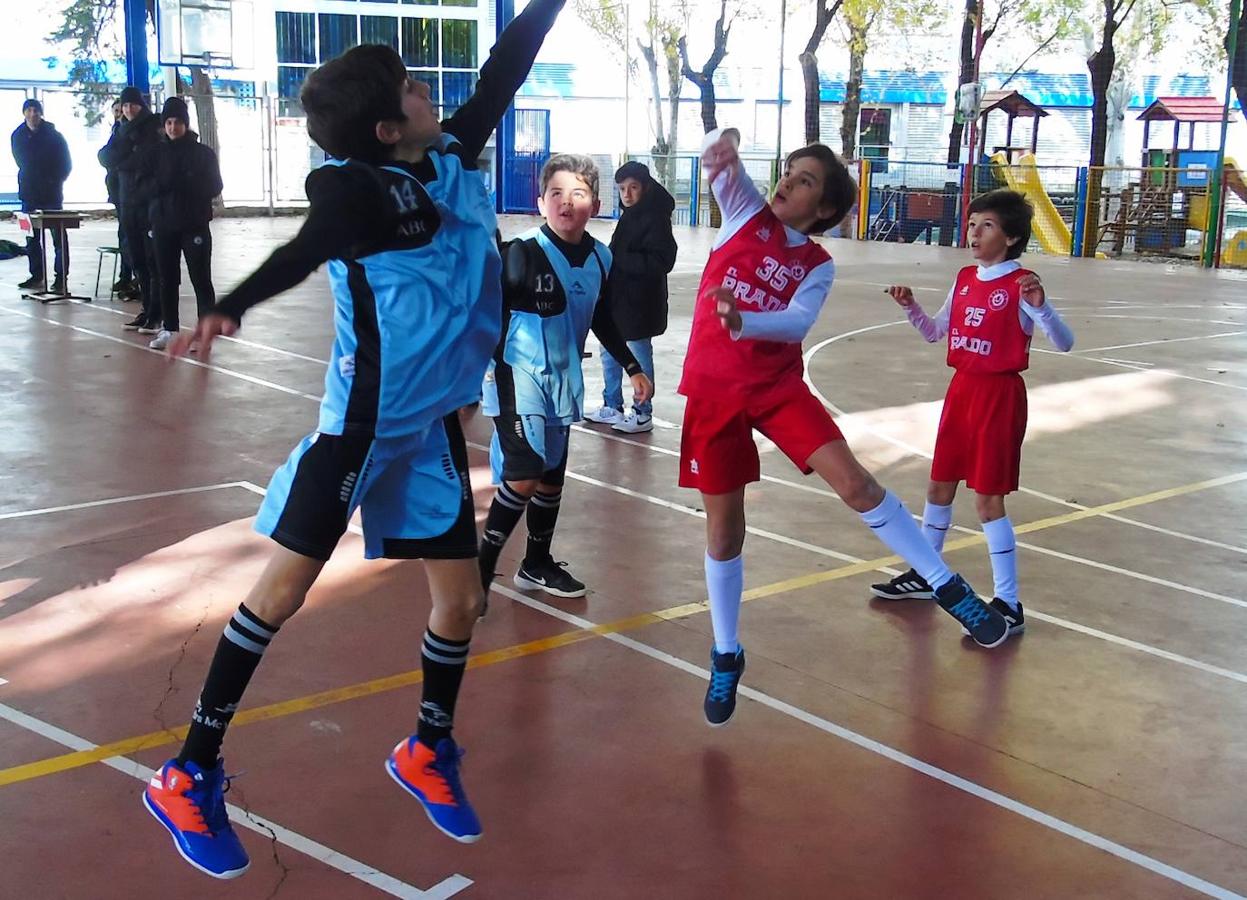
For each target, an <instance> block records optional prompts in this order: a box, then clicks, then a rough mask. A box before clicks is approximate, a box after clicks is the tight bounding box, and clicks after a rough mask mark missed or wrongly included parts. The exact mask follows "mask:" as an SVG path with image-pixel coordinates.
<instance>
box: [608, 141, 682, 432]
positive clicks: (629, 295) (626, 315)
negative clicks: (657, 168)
mask: <svg viewBox="0 0 1247 900" xmlns="http://www.w3.org/2000/svg"><path fill="white" fill-rule="evenodd" d="M615 184H616V185H617V186H618V187H619V197H620V203H621V205H622V206H623V212H621V213H620V214H619V223H618V224H617V225H616V226H615V233H614V234H613V235H611V242H610V249H611V255H612V257H613V258H614V261H613V262H612V263H611V270H610V276H609V282H608V283H609V286H610V290H609V291H608V296H609V297H610V304H611V312H612V314H613V316H614V319H615V324H616V325H617V326H618V327H619V333H620V335H622V336H623V338H624V340H626V341H627V342H628V349H630V350H631V351H632V355H633V356H635V357H636V358H637V361H638V362H639V363H640V364H641V368H642V369H644V370H645V374H646V375H648V376H649V378H650V381H654V347H653V340H652V338H654V337H656V336H657V335H660V334H662V333H663V332H664V331H666V330H667V275H668V273H669V272H670V271H671V270H672V269H673V268H674V267H675V257H676V251H677V249H678V248H677V247H676V243H675V237H674V236H672V234H671V213H672V211H673V210H674V209H675V201H674V200H673V199H672V198H671V195H670V194H669V193H667V190H666V188H664V187H663V186H662V185H661V184H659V183H658V182H657V181H655V180H654V179H653V178H652V177H650V173H649V169H648V168H647V167H646V166H645V165H644V164H642V163H639V162H627V163H624V164H623V165H622V166H620V168H619V171H617V172H616V173H615ZM602 378H603V379H604V380H605V382H606V385H605V388H604V390H603V391H602V408H601V409H599V410H597V411H596V412H590V413H588V414H586V415H585V419H586V420H588V421H590V422H596V423H598V424H601V425H610V426H611V427H612V428H614V429H615V430H616V431H622V432H624V433H626V434H637V433H639V432H643V431H652V430H653V429H654V420H653V412H652V410H653V404H652V402H651V401H646V402H645V403H640V404H637V405H636V406H635V407H633V409H632V412H630V413H628V414H627V415H624V400H623V389H622V384H623V378H624V374H623V368H622V367H621V366H620V365H619V363H618V362H617V361H616V360H615V358H614V357H613V356H611V355H610V354H609V353H608V352H607V351H606V349H605V348H603V349H602ZM655 384H657V382H656V381H655Z"/></svg>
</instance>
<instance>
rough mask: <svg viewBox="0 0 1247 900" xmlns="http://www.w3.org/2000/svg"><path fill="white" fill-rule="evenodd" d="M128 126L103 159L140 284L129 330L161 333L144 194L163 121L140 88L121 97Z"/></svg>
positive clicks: (122, 127) (121, 128) (109, 145)
mask: <svg viewBox="0 0 1247 900" xmlns="http://www.w3.org/2000/svg"><path fill="white" fill-rule="evenodd" d="M121 118H122V120H123V121H122V123H121V125H120V126H119V127H118V128H117V131H116V133H115V134H113V136H112V137H111V138H109V139H108V143H107V144H106V145H105V146H104V149H103V150H101V151H100V153H99V160H100V162H101V163H102V164H103V165H104V167H105V168H106V169H109V170H112V171H115V172H116V173H117V191H118V195H117V201H118V206H119V208H120V210H121V227H122V229H123V230H124V231H125V233H126V248H127V250H129V253H130V267H131V268H132V269H133V270H134V274H135V277H136V278H137V279H138V282H139V295H140V297H141V298H142V300H143V308H142V309H141V310H140V311H139V314H138V315H137V316H135V317H134V319H133V320H132V321H129V322H127V323H126V324H125V325H124V326H123V327H124V328H125V329H126V330H127V331H138V332H139V333H140V334H157V333H158V332H159V331H160V319H161V315H160V298H159V295H158V292H157V289H156V285H155V283H154V282H155V280H156V277H155V272H154V271H153V262H152V260H153V257H154V255H155V253H154V251H153V249H152V246H151V237H150V234H149V233H150V231H151V222H150V221H149V220H148V216H147V201H146V200H145V199H144V197H143V195H142V192H141V181H142V178H143V172H142V169H143V166H144V162H143V160H144V157H145V156H146V155H147V154H149V153H150V152H151V151H152V149H153V148H154V147H155V145H156V143H157V142H158V141H159V140H160V134H161V129H160V120H159V119H158V118H157V117H156V116H155V115H153V114H152V111H151V110H150V109H148V108H147V101H146V100H145V99H144V98H143V94H142V92H141V91H140V90H139V89H138V88H136V87H128V88H126V89H125V90H124V91H122V92H121Z"/></svg>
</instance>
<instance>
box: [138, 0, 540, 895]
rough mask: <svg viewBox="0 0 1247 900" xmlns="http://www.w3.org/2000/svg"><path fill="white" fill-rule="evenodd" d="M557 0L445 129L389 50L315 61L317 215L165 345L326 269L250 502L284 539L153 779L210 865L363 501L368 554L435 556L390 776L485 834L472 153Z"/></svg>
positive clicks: (177, 833)
mask: <svg viewBox="0 0 1247 900" xmlns="http://www.w3.org/2000/svg"><path fill="white" fill-rule="evenodd" d="M562 6H563V0H531V2H530V3H529V4H528V6H527V8H526V9H525V10H524V12H523V13H522V14H521V15H520V16H518V17H517V18H516V19H515V20H514V21H513V22H512V23H511V24H510V25H509V26H508V27H507V29H506V31H505V32H504V33H503V34H502V35H501V37H500V38H499V40H498V44H497V46H495V47H494V49H493V51H492V52H491V55H490V58H489V60H488V61H487V62H486V63H485V65H484V67H483V68H482V69H481V74H480V81H479V83H478V85H477V88H476V92H475V93H474V94H473V95H472V97H471V98H470V99H469V100H468V101H467V103H465V104H464V105H463V106H462V107H461V108H460V109H459V110H458V111H457V112H456V113H455V114H454V115H453V116H451V117H450V118H449V119H448V120H447V121H446V122H444V123H439V122H438V119H437V111H436V108H435V107H434V106H433V104H432V103H431V102H430V100H429V89H428V86H427V85H426V84H425V83H424V82H422V81H418V80H415V79H412V78H410V77H409V76H408V74H407V71H406V69H405V68H404V66H403V61H402V59H401V58H400V57H399V55H398V54H397V53H395V52H394V50H393V49H391V48H390V47H388V46H381V45H365V46H360V47H354V48H352V49H350V50H348V51H347V52H346V53H344V54H343V55H342V56H340V57H338V58H336V59H334V60H331V61H330V62H328V63H326V64H325V65H323V66H321V67H320V68H319V69H317V70H316V71H314V72H313V73H312V74H311V75H309V76H308V78H307V81H306V82H305V83H304V86H303V90H302V95H301V98H300V99H301V101H302V104H303V107H304V109H305V110H306V111H307V115H308V133H309V135H310V136H311V137H312V139H313V140H315V141H316V142H317V143H318V144H319V145H320V146H321V147H322V148H323V149H324V150H325V151H326V153H328V154H329V155H330V156H331V157H333V160H332V161H331V162H329V163H326V164H325V165H324V166H321V167H320V168H318V169H316V170H315V171H313V172H312V173H311V174H310V175H309V176H308V179H307V195H308V200H309V201H310V207H309V209H308V215H307V220H306V222H304V224H303V226H302V228H301V229H300V230H299V233H298V235H296V236H295V238H294V239H293V240H291V241H290V243H288V244H286V245H285V246H283V247H280V248H279V249H278V250H276V251H275V252H274V253H273V255H272V256H270V257H269V259H268V260H267V261H266V262H265V263H264V264H263V265H262V266H261V267H260V268H259V269H258V270H257V271H256V272H255V273H254V274H252V275H251V276H250V277H249V278H247V279H246V280H245V281H244V282H243V283H242V284H241V285H239V286H238V287H237V288H236V289H235V290H234V291H233V292H231V293H230V295H229V296H227V297H226V298H225V299H224V300H222V301H221V302H220V303H219V304H217V305H216V307H214V308H213V310H212V311H211V312H209V313H207V314H206V315H204V316H203V317H202V318H201V319H200V320H199V325H198V327H197V328H196V329H195V331H194V333H193V334H187V333H183V334H181V335H179V336H178V337H177V338H175V339H174V341H173V343H171V344H170V346H169V352H170V354H171V355H173V356H179V355H181V354H183V353H186V352H188V351H189V350H190V348H191V344H192V342H197V343H198V344H199V347H200V349H201V351H202V353H203V354H204V355H205V356H206V355H207V354H208V352H209V350H210V349H211V346H212V342H213V341H214V340H215V339H216V338H217V337H218V336H220V335H230V334H233V333H234V332H235V331H236V330H237V328H238V326H239V323H240V321H241V319H242V316H243V315H244V313H245V312H246V311H247V310H248V309H249V308H251V307H252V306H254V305H255V304H257V303H260V302H262V301H264V300H267V299H269V298H271V297H274V296H276V295H277V294H279V293H281V292H282V291H285V290H288V289H289V288H291V287H294V286H295V285H296V284H298V283H299V282H301V281H302V280H303V279H305V278H306V277H307V276H308V275H310V274H311V273H312V272H313V271H315V270H316V269H317V268H318V267H319V266H320V265H322V264H324V263H328V269H329V282H330V287H331V289H332V293H333V304H334V309H333V315H334V342H333V348H332V352H331V356H330V364H329V370H328V371H327V372H326V374H325V395H324V398H323V400H322V401H321V409H320V420H319V423H318V425H317V429H316V431H315V432H313V433H312V434H310V435H308V436H307V437H306V438H304V439H303V441H302V442H301V443H300V444H299V446H298V447H296V448H295V450H294V452H293V453H291V455H290V458H289V459H288V460H287V461H286V463H285V465H283V466H282V467H281V468H280V469H278V470H277V472H276V474H274V476H273V479H272V481H271V482H270V484H269V487H268V492H267V495H266V497H265V499H264V503H263V505H262V506H261V508H260V512H259V515H258V516H257V518H256V529H257V530H258V531H260V532H261V533H263V534H266V535H268V536H270V537H271V538H272V539H273V540H274V541H275V542H276V543H277V544H278V546H277V548H276V549H275V550H274V551H273V556H272V558H271V559H270V561H269V564H268V567H267V568H266V569H265V571H264V573H263V575H261V576H260V580H259V581H258V582H257V583H256V585H255V587H254V588H252V590H251V593H250V594H248V596H247V599H246V601H245V602H244V603H243V604H242V605H241V606H239V608H238V611H237V612H236V613H235V614H234V616H233V618H232V619H231V620H230V622H229V624H228V625H227V626H226V628H225V634H224V635H223V636H222V638H221V640H220V643H219V644H218V645H217V650H216V655H215V656H214V657H213V660H212V665H211V668H210V669H209V671H208V676H207V680H206V681H205V683H204V687H203V690H202V692H201V693H200V695H199V701H198V703H197V705H196V707H195V712H194V715H193V717H192V722H191V726H190V730H189V732H188V734H187V739H186V743H185V744H184V745H183V747H182V750H181V752H180V753H179V754H178V756H177V757H175V758H174V759H171V760H169V761H168V762H167V763H165V764H164V765H163V766H161V767H160V769H159V770H158V771H157V773H156V774H155V775H154V776H153V778H152V780H151V783H150V784H149V785H148V787H147V789H146V790H145V791H144V795H143V801H144V804H145V805H146V807H147V809H148V811H149V812H150V813H151V814H152V815H153V816H155V817H156V819H157V820H158V821H159V822H160V823H161V824H162V825H164V826H165V827H166V828H167V829H168V831H169V833H170V834H171V835H172V837H173V841H174V846H175V847H176V848H177V850H178V852H179V853H180V854H181V855H182V857H183V858H184V859H186V860H187V862H189V863H190V864H191V865H193V866H194V867H195V868H197V869H199V870H200V871H202V872H205V873H206V874H208V875H212V876H213V877H216V878H233V877H236V876H238V875H241V874H242V873H243V872H244V871H245V870H246V869H247V866H248V865H249V861H248V859H247V853H246V851H245V849H244V848H243V846H242V844H241V842H240V841H239V840H238V837H237V835H236V834H235V833H234V831H233V829H232V828H231V826H230V823H229V819H228V818H227V816H226V812H225V803H224V800H223V797H222V794H223V790H224V786H225V781H226V779H225V778H224V775H223V765H222V762H221V760H220V758H219V754H220V747H221V742H222V739H223V737H224V733H225V730H226V728H227V727H228V725H229V722H230V720H231V719H232V718H233V715H234V713H235V711H236V710H237V708H238V704H239V702H240V701H241V699H242V695H243V692H244V690H245V689H246V687H247V684H248V682H249V681H250V679H251V676H252V674H253V673H254V672H255V669H256V667H257V665H258V664H259V662H260V658H261V656H262V655H263V653H264V651H265V650H266V648H267V646H268V644H269V643H270V641H272V639H273V638H274V637H275V636H276V633H277V630H278V628H279V627H280V626H281V625H282V624H283V623H284V622H285V621H286V620H287V619H289V618H290V617H291V616H292V615H294V613H295V612H297V611H298V609H299V608H300V607H301V606H302V605H303V601H304V598H305V597H306V595H307V592H308V590H309V589H310V588H311V586H312V584H313V582H315V580H316V578H317V576H318V575H319V574H320V571H321V569H322V567H323V566H324V564H325V561H326V560H328V559H329V556H330V554H331V553H332V551H333V549H334V547H335V546H336V545H337V543H338V541H339V539H340V538H341V537H342V535H343V533H344V532H345V531H346V528H347V524H348V522H349V521H350V518H351V515H352V514H353V512H354V511H355V510H356V509H357V508H358V509H361V510H362V513H363V526H364V545H365V555H366V556H368V557H369V558H372V557H379V556H384V557H388V558H402V559H415V558H419V559H424V560H425V570H426V574H427V576H428V579H429V592H430V594H431V597H432V606H433V608H432V611H431V613H430V615H429V624H428V630H427V631H426V632H425V635H424V642H423V652H422V655H421V667H422V672H423V698H422V701H421V704H420V709H419V716H418V720H417V731H416V733H415V734H414V735H411V736H410V737H407V738H404V739H403V740H402V741H400V742H399V743H398V745H397V746H396V747H395V748H394V750H393V751H392V752H391V753H390V755H389V758H388V759H387V760H386V770H387V772H388V773H389V775H390V776H391V777H392V778H393V779H394V780H395V781H396V782H398V784H399V785H400V786H402V787H403V788H404V789H405V790H406V791H407V792H408V793H410V794H412V795H413V796H415V797H416V799H417V800H419V801H420V803H421V804H422V805H423V807H424V810H425V813H426V814H427V815H428V817H429V819H430V820H431V821H432V822H433V824H434V825H435V826H436V827H437V828H438V829H439V830H440V831H442V832H443V833H445V834H447V835H449V836H450V837H452V838H454V839H455V840H458V841H462V842H465V843H468V842H472V841H475V840H477V839H479V838H480V836H481V825H480V821H479V820H478V819H477V816H476V813H475V812H474V810H473V809H472V806H471V804H470V803H469V802H468V799H467V796H466V795H465V793H464V790H463V785H462V783H461V782H460V779H459V757H460V755H461V754H462V751H461V750H460V749H459V748H458V746H457V745H456V743H455V741H454V739H453V738H452V737H451V728H452V726H453V721H454V709H455V701H456V700H457V698H458V694H459V687H460V684H461V682H462V679H463V672H464V668H465V665H466V662H467V656H468V644H469V641H470V639H471V636H472V629H473V626H474V624H475V622H476V619H477V618H478V617H479V615H480V610H481V605H482V596H481V585H480V575H479V571H478V569H477V566H476V549H477V539H476V523H475V515H474V510H473V503H472V490H471V485H470V483H469V481H468V472H467V448H466V445H465V444H464V439H463V434H462V431H461V430H460V428H459V422H458V417H457V410H458V408H459V407H461V406H464V405H466V404H468V403H470V402H471V401H473V400H475V399H476V398H477V396H478V395H479V390H480V382H481V377H482V374H483V373H484V371H485V367H486V365H487V363H488V361H489V358H490V354H491V353H492V352H493V349H494V347H496V346H497V342H498V334H499V321H500V318H501V314H502V292H501V290H500V277H501V259H500V257H499V253H498V248H497V245H496V244H495V242H494V234H495V231H496V228H497V221H496V217H495V215H494V211H493V207H492V205H491V203H490V199H489V195H488V194H487V192H486V189H485V184H484V181H483V180H482V178H481V176H480V173H479V172H477V171H476V161H477V159H478V158H479V156H480V155H481V153H482V152H483V150H484V147H485V144H486V142H487V140H488V138H489V135H490V133H491V132H492V131H493V129H494V126H495V125H496V124H497V122H498V120H499V119H500V118H501V117H502V115H503V113H504V112H505V110H506V108H507V106H508V105H509V104H510V102H511V100H512V98H513V97H514V95H515V92H516V90H518V89H519V86H520V85H521V84H522V83H523V81H524V79H525V77H527V74H528V71H529V69H530V68H531V66H532V62H533V58H534V57H535V56H536V54H537V50H538V49H539V48H540V46H541V43H542V41H543V40H544V38H545V35H546V33H547V32H548V31H549V29H550V27H551V26H552V25H553V24H554V20H555V18H556V17H557V15H558V13H559V11H560V9H561V8H562Z"/></svg>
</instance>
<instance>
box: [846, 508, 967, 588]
mask: <svg viewBox="0 0 1247 900" xmlns="http://www.w3.org/2000/svg"><path fill="white" fill-rule="evenodd" d="M859 515H861V517H862V521H863V522H865V523H866V524H867V525H869V526H870V528H871V530H872V531H874V533H875V536H876V537H877V538H879V540H881V541H883V542H884V543H885V544H887V546H888V548H889V549H890V550H891V551H892V552H893V553H895V554H896V555H897V556H899V557H900V558H901V559H903V560H905V562H907V563H909V565H910V566H912V567H913V569H914V571H915V572H917V573H918V574H919V575H920V576H922V580H923V581H925V582H926V583H927V584H929V585H931V587H933V588H938V587H943V586H944V585H945V584H947V583H948V582H949V581H951V580H952V577H953V573H952V572H950V571H949V569H948V566H946V565H944V560H943V559H941V558H940V555H939V553H938V552H936V550H935V548H934V547H932V546H931V545H930V544H929V543H927V539H926V538H925V537H923V535H922V529H921V528H919V527H918V523H917V522H915V521H914V520H913V517H912V516H910V514H909V510H908V509H906V508H905V504H904V503H902V502H901V499H900V498H899V497H897V496H896V495H895V494H893V493H892V492H891V491H884V494H883V499H882V500H881V501H880V502H879V505H878V506H876V507H875V508H874V509H872V510H868V511H867V512H864V513H860V514H859Z"/></svg>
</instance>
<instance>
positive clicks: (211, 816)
mask: <svg viewBox="0 0 1247 900" xmlns="http://www.w3.org/2000/svg"><path fill="white" fill-rule="evenodd" d="M224 772H225V769H224V764H223V763H222V762H221V761H220V760H217V764H216V768H214V769H206V770H205V769H201V768H199V766H197V765H195V763H193V762H187V763H186V768H184V769H183V768H181V767H179V766H178V764H177V760H176V759H171V760H169V761H168V762H167V763H165V764H164V765H163V766H161V767H160V768H159V769H158V770H156V774H154V775H153V776H152V777H151V781H149V782H148V785H147V788H146V789H145V790H144V791H143V805H144V806H146V807H147V811H148V812H149V813H151V814H152V815H153V816H154V817H155V818H156V821H158V822H159V823H160V824H161V825H163V826H164V827H165V828H167V829H169V834H171V835H172V836H173V846H174V847H176V848H177V851H178V853H180V854H181V855H182V858H183V859H184V860H186V861H187V862H188V863H190V864H191V865H192V866H194V867H195V868H196V869H198V870H199V871H201V872H203V873H204V874H206V875H211V876H212V877H213V878H237V877H238V876H239V875H241V874H242V873H243V872H245V871H247V867H248V866H250V865H251V861H250V860H249V859H248V858H247V851H246V850H244V849H243V846H242V841H240V840H239V839H238V835H236V834H235V833H234V829H233V827H231V825H230V823H229V816H228V815H227V814H226V812H225V792H226V791H227V790H228V789H229V779H228V778H226V777H225V774H224Z"/></svg>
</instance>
